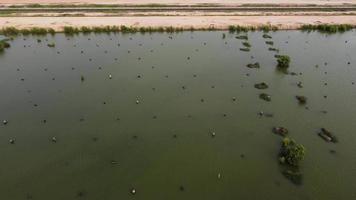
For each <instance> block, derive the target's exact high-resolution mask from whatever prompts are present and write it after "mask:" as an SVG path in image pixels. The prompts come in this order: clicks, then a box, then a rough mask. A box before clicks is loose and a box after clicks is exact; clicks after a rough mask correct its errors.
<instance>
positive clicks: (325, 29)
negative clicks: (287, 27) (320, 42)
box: [300, 24, 356, 33]
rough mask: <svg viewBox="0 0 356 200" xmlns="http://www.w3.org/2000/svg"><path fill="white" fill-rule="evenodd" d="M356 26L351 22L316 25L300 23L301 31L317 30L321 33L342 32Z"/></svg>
mask: <svg viewBox="0 0 356 200" xmlns="http://www.w3.org/2000/svg"><path fill="white" fill-rule="evenodd" d="M354 28H356V26H354V25H351V24H318V25H312V24H308V25H302V26H301V27H300V29H301V30H302V31H318V32H321V33H342V32H345V31H349V30H352V29H354Z"/></svg>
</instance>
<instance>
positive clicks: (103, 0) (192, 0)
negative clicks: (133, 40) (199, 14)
mask: <svg viewBox="0 0 356 200" xmlns="http://www.w3.org/2000/svg"><path fill="white" fill-rule="evenodd" d="M34 3H40V4H63V3H67V4H83V3H85V4H188V5H189V4H202V3H207V4H266V3H273V4H319V5H320V4H330V5H331V4H343V3H352V4H356V0H0V5H1V4H34Z"/></svg>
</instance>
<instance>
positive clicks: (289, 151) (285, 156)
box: [279, 138, 305, 167]
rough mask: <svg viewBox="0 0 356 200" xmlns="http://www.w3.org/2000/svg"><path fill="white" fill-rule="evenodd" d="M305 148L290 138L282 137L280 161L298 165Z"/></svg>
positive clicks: (302, 157)
mask: <svg viewBox="0 0 356 200" xmlns="http://www.w3.org/2000/svg"><path fill="white" fill-rule="evenodd" d="M304 156H305V148H304V146H303V145H301V144H297V143H296V142H295V141H294V140H292V139H290V138H284V139H283V142H282V146H281V149H280V153H279V159H280V162H281V163H283V164H288V165H290V166H294V167H298V166H299V163H300V161H302V160H303V159H304Z"/></svg>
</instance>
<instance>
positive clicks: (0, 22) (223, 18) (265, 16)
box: [0, 0, 356, 30]
mask: <svg viewBox="0 0 356 200" xmlns="http://www.w3.org/2000/svg"><path fill="white" fill-rule="evenodd" d="M24 3H25V4H26V3H42V4H51V3H56V4H62V3H68V4H72V3H75V4H82V3H87V4H98V3H101V4H104V3H107V4H113V3H115V4H141V5H142V4H152V3H156V4H175V5H178V4H185V5H194V4H201V3H205V4H220V5H225V6H226V5H238V4H247V3H248V4H259V5H255V6H261V4H268V3H273V4H276V6H277V4H284V6H285V5H287V4H288V5H289V4H293V5H296V4H297V5H307V4H309V5H310V4H318V5H330V6H331V5H335V4H337V5H339V6H340V5H342V4H343V3H348V4H354V5H355V6H356V0H101V1H99V0H0V6H1V5H6V4H24ZM348 6H350V5H348ZM281 9H283V7H281ZM39 12H41V11H39ZM314 12H317V11H314ZM352 12H354V10H353V11H352ZM59 13H61V12H59ZM73 13H74V14H78V15H79V14H80V15H83V16H85V17H83V16H76V17H74V16H60V15H59V16H37V17H33V16H24V15H30V14H26V13H21V12H19V13H14V14H15V15H16V14H17V17H13V16H10V15H8V16H6V17H0V28H3V27H10V26H13V27H16V28H30V27H44V28H54V29H56V30H62V28H63V26H78V27H80V26H107V25H110V26H114V25H115V26H120V25H125V26H136V27H148V26H151V27H161V26H163V27H167V26H174V27H183V28H190V27H194V28H209V27H212V26H213V27H215V28H217V29H226V28H227V27H228V26H229V25H245V26H259V25H275V26H278V27H280V28H282V29H295V28H298V27H299V26H300V25H302V24H320V23H334V24H353V25H356V16H355V13H353V14H352V15H348V14H350V13H348V14H347V13H346V12H345V13H344V14H342V13H341V14H340V12H339V14H336V13H337V12H332V13H330V12H322V13H318V14H315V13H314V14H313V13H312V12H305V15H303V14H301V13H302V12H279V13H278V12H275V13H270V12H268V11H266V12H262V13H260V15H256V13H255V14H254V15H251V16H248V13H247V12H245V13H244V14H240V15H235V16H229V14H232V13H231V12H230V13H229V12H216V13H214V12H212V11H211V12H206V13H204V15H207V16H204V15H200V16H197V14H198V12H186V13H185V12H184V11H176V10H174V11H170V12H169V13H171V15H172V13H173V15H177V16H155V14H153V13H149V12H146V13H144V15H145V16H133V15H132V13H133V12H131V11H126V13H127V14H123V16H105V15H107V14H108V13H105V12H102V13H96V15H95V16H94V15H93V14H95V13H76V12H73ZM117 13H119V12H117ZM122 13H125V11H123V12H122ZM251 13H253V11H251ZM286 13H287V15H286ZM62 14H63V13H62ZM160 14H162V12H161V13H160ZM163 14H164V13H163ZM21 15H22V16H21Z"/></svg>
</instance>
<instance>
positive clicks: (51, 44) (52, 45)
mask: <svg viewBox="0 0 356 200" xmlns="http://www.w3.org/2000/svg"><path fill="white" fill-rule="evenodd" d="M47 46H48V47H51V48H53V47H55V46H56V44H54V43H49V44H47Z"/></svg>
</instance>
